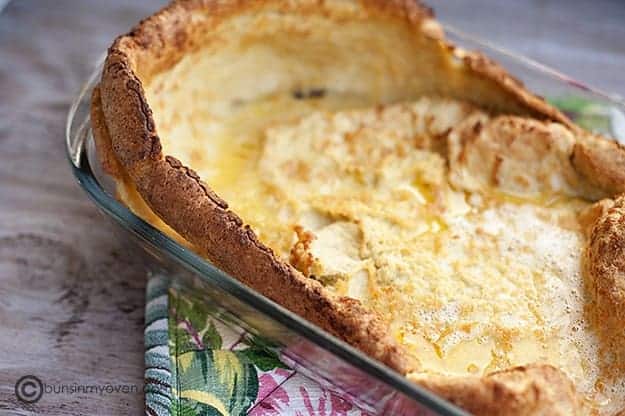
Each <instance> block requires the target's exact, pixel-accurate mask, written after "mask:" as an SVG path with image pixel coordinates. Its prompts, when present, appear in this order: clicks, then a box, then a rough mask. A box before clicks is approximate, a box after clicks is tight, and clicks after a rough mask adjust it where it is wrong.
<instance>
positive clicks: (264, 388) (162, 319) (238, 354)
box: [145, 275, 366, 416]
mask: <svg viewBox="0 0 625 416" xmlns="http://www.w3.org/2000/svg"><path fill="white" fill-rule="evenodd" d="M216 316H219V314H218V312H217V311H216V310H215V309H213V308H211V306H210V305H208V304H207V303H206V302H203V301H202V300H201V299H199V298H196V297H194V295H193V294H191V293H190V292H187V291H185V290H184V289H180V288H178V287H177V286H175V285H172V284H171V281H170V279H169V278H167V277H166V276H163V275H154V276H152V277H151V278H150V280H149V282H148V287H147V305H146V310H145V323H146V327H145V348H146V351H145V392H146V393H145V400H146V415H150V416H156V415H158V416H199V415H202V416H205V415H207V416H208V415H211V416H212V415H215V416H218V415H228V416H229V415H254V416H274V415H297V416H300V415H301V416H343V415H353V416H360V415H365V414H366V413H364V412H363V411H361V410H360V409H358V408H357V407H356V406H354V405H352V404H351V403H349V402H347V401H345V400H344V399H342V398H341V397H339V396H337V395H336V394H334V393H332V392H330V391H328V390H327V389H325V388H323V387H321V386H320V385H318V384H317V383H315V382H313V381H311V380H310V379H307V378H305V377H304V376H302V375H300V374H298V373H297V372H296V371H293V370H291V369H290V368H289V367H288V366H286V365H285V364H284V363H282V362H281V361H280V359H279V358H278V356H277V355H276V354H275V353H274V352H273V351H272V350H271V349H270V348H265V347H264V346H263V342H264V341H262V340H260V339H258V338H254V337H253V336H252V335H250V334H248V333H247V332H245V331H244V330H242V329H236V328H233V325H226V324H224V323H223V322H222V321H221V320H219V319H218V318H216Z"/></svg>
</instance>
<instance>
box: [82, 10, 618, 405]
mask: <svg viewBox="0 0 625 416" xmlns="http://www.w3.org/2000/svg"><path fill="white" fill-rule="evenodd" d="M303 3H306V5H307V6H306V7H309V8H313V7H315V6H314V4H313V3H315V4H316V2H310V4H308V3H307V2H303ZM326 3H328V4H330V3H332V2H326ZM266 4H271V5H273V7H293V6H287V5H286V3H281V2H277V1H273V0H263V1H258V2H245V1H234V0H233V1H231V2H215V1H210V0H208V1H199V0H198V1H194V0H192V1H186V2H174V3H172V4H171V5H170V6H168V7H166V8H165V9H163V10H162V11H160V12H159V13H157V14H155V15H153V16H151V17H149V18H148V19H146V20H144V21H143V22H141V24H140V25H138V26H137V27H136V28H135V29H133V31H132V32H130V33H129V34H128V35H125V36H122V37H120V38H118V39H117V40H116V41H115V42H114V44H113V45H112V46H111V48H110V49H109V53H108V56H107V59H106V62H105V65H104V70H103V74H102V80H101V83H100V87H99V90H96V92H95V94H94V104H93V107H92V110H93V111H94V112H97V113H98V117H94V118H93V119H94V120H95V123H94V135H95V136H96V137H104V136H107V137H110V146H109V144H108V142H105V141H102V140H96V142H97V143H100V144H98V150H100V151H101V152H102V154H104V155H105V156H104V157H103V159H102V162H103V165H104V166H105V168H106V169H107V171H109V172H111V173H112V174H114V175H117V176H118V177H119V178H120V180H123V176H124V175H127V178H128V180H130V181H131V182H132V184H133V186H136V190H137V191H138V193H139V194H140V195H141V196H142V197H143V199H144V200H145V201H146V203H147V204H148V205H149V206H150V208H151V209H152V210H153V211H154V212H155V213H156V214H157V215H158V216H159V217H160V218H162V219H163V220H164V221H165V222H166V223H167V224H168V225H170V226H171V227H172V228H173V229H175V230H176V231H177V232H178V233H180V234H181V235H182V236H183V237H184V238H185V239H186V240H188V241H190V242H191V243H193V245H194V246H195V247H196V248H197V249H198V251H200V252H201V253H202V254H204V255H206V256H207V257H208V258H209V259H210V260H211V261H212V262H213V263H214V264H215V265H216V266H218V267H219V268H221V269H223V270H224V271H225V272H226V273H229V274H230V275H232V276H234V277H236V278H237V279H239V280H241V281H242V282H244V283H245V284H247V285H249V286H250V287H252V288H253V289H255V290H257V291H259V292H260V293H262V294H263V295H265V296H267V297H268V298H270V299H272V300H274V301H276V302H278V303H279V304H281V305H282V306H284V307H286V308H288V309H289V310H291V311H293V312H295V313H297V314H299V315H300V316H302V317H304V318H305V319H307V320H309V321H311V322H313V323H315V324H317V325H319V326H320V327H321V328H323V329H325V330H327V331H328V332H330V333H331V334H333V335H335V336H337V337H339V338H342V339H343V340H345V341H347V342H348V343H350V344H351V345H353V346H355V347H356V348H359V349H361V350H362V351H363V352H365V353H366V354H368V355H370V356H372V357H373V358H375V359H377V360H379V361H381V362H383V363H385V364H387V365H388V366H390V367H391V368H393V369H395V370H397V371H399V372H400V373H403V374H406V373H408V372H409V371H410V370H413V368H412V367H413V366H414V365H415V363H407V362H405V359H404V357H405V355H404V354H403V353H402V351H401V349H400V348H399V347H398V346H397V344H396V343H395V341H394V340H392V339H391V338H390V337H389V336H388V335H387V331H386V328H385V326H384V325H383V324H382V323H381V321H380V320H379V319H378V318H377V317H376V316H375V315H374V314H373V313H371V312H370V311H369V310H367V309H365V308H364V307H363V306H362V305H361V304H360V302H358V301H357V300H353V299H349V298H336V297H333V296H332V295H330V294H329V293H328V292H327V291H326V290H325V289H324V288H323V286H322V285H321V284H320V283H318V282H316V281H315V280H313V279H308V278H306V277H305V276H304V275H303V274H302V273H300V272H299V271H298V270H296V269H295V268H294V267H292V266H291V265H289V264H288V263H286V262H284V261H282V260H281V259H279V258H278V257H277V256H276V255H274V253H273V252H272V250H271V249H269V248H268V247H266V246H265V245H263V244H262V243H261V242H260V241H258V239H257V238H256V235H255V234H254V232H253V231H252V230H251V229H250V228H249V227H248V226H246V225H244V224H243V221H242V220H241V219H240V218H239V217H238V216H237V215H236V214H235V213H233V212H232V211H230V210H229V209H228V205H227V203H226V202H225V201H223V200H222V199H221V198H219V196H217V195H216V194H215V193H214V192H213V191H212V190H211V188H210V187H209V186H208V185H207V184H205V183H203V182H202V181H201V180H200V178H199V177H198V175H197V174H195V172H193V171H192V170H191V169H189V168H188V167H186V166H184V165H183V164H181V163H180V162H179V161H178V160H177V159H175V158H174V157H171V156H166V155H164V154H163V152H162V149H161V143H160V140H159V137H158V133H157V131H156V127H155V123H154V120H153V117H152V112H151V109H150V107H149V105H148V102H147V100H146V97H145V93H144V90H143V85H142V83H145V82H149V80H150V79H151V78H152V77H153V76H154V75H155V74H157V73H158V72H159V71H161V70H163V69H165V68H168V67H170V66H172V65H173V64H174V63H175V62H177V61H178V60H179V59H181V57H182V56H183V55H184V54H185V53H188V52H189V51H192V50H194V49H195V48H197V47H198V45H199V44H200V43H201V42H202V39H204V38H205V37H206V36H208V35H206V34H204V32H207V31H206V30H204V31H203V30H201V29H202V28H205V27H208V22H212V23H215V22H218V21H219V19H225V18H226V17H227V16H228V15H230V14H233V13H237V12H240V11H241V10H243V9H249V8H255V7H263V6H264V5H266ZM289 4H290V3H289ZM361 4H362V5H364V6H365V8H366V10H367V12H368V13H371V14H373V15H376V16H387V17H390V18H393V19H400V20H402V21H404V22H407V23H408V24H410V25H412V26H413V27H414V28H415V30H416V31H422V32H421V33H423V34H424V35H425V36H426V37H428V38H429V39H430V40H431V41H432V42H435V43H436V45H438V46H437V47H438V48H442V49H444V50H447V51H448V52H449V53H450V54H453V56H454V57H455V58H456V59H459V60H460V61H462V62H463V63H464V69H463V71H464V73H466V74H468V75H467V79H469V81H466V80H464V79H460V80H455V81H453V82H452V84H453V83H454V82H455V84H454V85H456V87H457V90H459V91H461V90H464V88H465V87H467V88H470V87H471V85H473V84H474V83H481V84H480V85H481V87H480V88H482V90H489V91H493V92H492V96H486V97H481V96H480V94H477V93H476V94H475V100H474V101H475V103H476V104H478V105H480V106H482V107H485V106H486V107H488V108H489V109H490V110H492V111H494V112H505V113H509V114H520V115H529V116H532V117H535V118H538V119H542V120H552V121H557V122H560V123H562V124H564V125H566V126H568V128H569V129H571V130H572V131H574V132H575V133H579V134H581V133H580V132H581V130H580V129H579V128H578V127H576V126H574V125H573V124H572V123H571V122H570V121H569V120H568V119H567V118H566V117H565V116H564V115H563V114H562V113H560V112H559V111H558V110H557V109H555V108H553V107H551V106H550V105H548V104H547V103H546V102H544V101H543V100H542V99H541V98H539V97H537V96H535V95H533V94H531V93H529V92H528V91H527V90H525V89H524V88H523V86H522V84H521V83H519V82H518V81H517V80H515V79H514V78H512V77H511V76H510V75H509V74H507V73H506V71H505V70H503V69H502V68H501V67H499V66H498V65H496V64H495V63H493V62H492V61H490V60H488V59H487V58H485V57H484V56H482V55H480V54H477V53H468V52H465V51H463V50H461V49H459V48H456V47H454V46H453V45H451V44H449V43H447V42H446V41H445V40H444V39H442V38H441V35H440V31H439V30H437V27H436V24H435V22H434V21H433V20H431V19H430V17H431V12H430V11H429V9H426V8H424V7H423V6H421V5H420V4H418V3H416V2H414V1H411V0H393V1H387V0H361ZM282 5H283V6H282ZM317 6H318V5H317ZM326 6H327V5H326V4H324V6H323V7H326ZM302 7H304V6H302ZM327 7H329V6H327ZM195 12H197V13H196V14H195ZM324 12H326V13H330V9H324ZM191 13H194V15H193V16H194V19H189V17H190V16H191ZM476 80H477V81H476ZM465 81H466V82H467V84H463V82H465ZM485 86H486V87H485ZM448 92H449V91H441V93H448ZM469 92H470V91H469ZM452 95H453V94H452ZM464 98H466V97H464ZM489 104H492V105H491V106H490V107H489ZM100 115H101V117H100ZM584 137H587V138H586V139H585V140H584V141H582V142H579V143H577V144H576V146H575V148H574V151H573V156H572V158H571V160H572V164H573V166H574V167H575V169H576V170H577V171H578V172H579V173H580V174H582V175H584V177H585V178H586V179H587V180H588V181H589V182H591V183H593V184H594V185H596V186H599V187H601V188H602V189H604V190H605V191H606V192H607V193H608V194H609V195H613V194H614V193H615V192H622V191H623V189H624V188H625V185H623V184H624V183H625V180H624V179H625V178H624V176H623V175H625V173H624V172H625V152H624V151H623V149H622V148H620V147H618V148H615V147H614V146H612V145H608V144H606V143H607V141H606V140H604V139H602V138H599V137H594V136H590V135H586V136H584ZM597 143H599V144H597ZM107 155H108V156H107ZM121 171H123V172H121ZM617 205H618V204H617ZM619 207H620V205H619V206H616V207H614V208H612V209H611V210H610V211H609V212H612V214H609V215H607V216H603V217H602V218H601V219H600V220H599V223H598V225H597V226H596V227H595V230H597V231H596V232H594V231H593V235H596V237H595V238H594V239H593V243H592V247H594V248H592V249H590V252H589V259H590V260H591V261H590V262H589V264H590V265H591V273H592V276H595V280H597V284H596V287H595V288H596V293H597V296H598V299H600V300H601V302H603V301H605V305H604V307H605V308H608V309H610V310H614V308H618V307H620V309H619V311H620V312H618V316H619V317H622V315H623V312H622V311H623V302H624V301H623V298H625V294H623V291H624V290H625V287H624V284H623V275H622V273H623V268H622V267H625V264H621V263H622V262H623V258H625V256H624V255H623V248H624V247H625V242H624V241H625V240H623V238H622V237H620V236H618V235H617V234H615V230H617V229H618V230H620V233H621V235H622V234H623V229H622V227H623V226H622V224H623V220H622V218H621V217H620V215H621V211H622V209H621V208H619ZM616 217H618V218H619V219H615V218H616ZM617 224H620V225H617ZM619 227H620V228H619ZM603 233H609V234H607V235H609V236H611V237H606V236H604V235H603ZM606 238H607V240H606ZM622 240H623V241H622ZM606 247H611V248H612V249H614V248H618V249H620V250H621V251H620V252H619V253H620V256H621V257H620V258H619V257H618V256H617V255H615V254H613V255H610V254H606V253H603V252H602V250H605V249H606ZM601 253H603V254H601ZM601 265H603V266H601ZM606 311H607V309H606ZM606 313H607V312H606ZM419 382H420V383H421V384H423V385H424V386H425V387H427V388H430V389H432V390H434V391H435V392H437V393H439V394H442V395H443V396H444V397H446V398H448V399H449V400H451V401H453V402H455V403H457V404H459V405H461V406H463V407H465V408H467V409H468V410H470V411H474V412H476V413H479V414H508V415H512V414H519V415H522V414H573V413H574V410H572V409H574V408H575V406H576V405H577V401H576V400H577V399H576V398H575V394H574V390H573V388H572V386H571V384H570V382H569V381H568V380H567V379H566V377H565V376H563V375H562V374H561V373H559V372H558V371H557V370H555V369H553V368H552V367H548V366H531V367H521V368H516V369H512V370H508V371H504V372H500V373H494V374H491V375H489V376H488V377H485V378H469V377H467V378H462V379H449V378H440V379H439V378H428V379H423V380H419ZM564 409H568V410H569V412H568V413H567V412H565V410H564ZM558 412H559V413H558Z"/></svg>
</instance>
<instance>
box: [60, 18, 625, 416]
mask: <svg viewBox="0 0 625 416" xmlns="http://www.w3.org/2000/svg"><path fill="white" fill-rule="evenodd" d="M446 31H447V34H448V37H449V39H450V40H452V41H453V42H454V43H456V44H458V45H459V46H462V47H464V48H466V49H470V50H480V51H482V52H484V53H485V54H486V55H488V56H489V57H490V58H492V59H494V60H496V61H498V62H499V63H500V64H501V65H503V66H504V67H505V68H506V69H508V70H509V71H510V72H511V73H512V74H513V75H514V76H516V77H517V78H519V79H521V80H522V81H523V82H524V83H525V84H526V85H527V86H528V87H529V88H530V89H531V90H532V91H535V92H538V93H540V94H541V95H543V96H545V97H547V99H548V100H549V101H551V102H552V103H553V104H554V105H556V106H558V107H560V108H561V109H562V110H563V111H564V112H566V113H567V114H568V115H569V116H571V117H572V118H574V119H575V120H576V121H577V122H578V123H579V124H581V125H582V126H584V127H585V128H587V129H589V130H593V131H597V132H600V133H602V134H604V135H606V136H609V137H611V138H613V139H616V140H619V141H622V142H625V101H624V100H623V99H622V98H620V97H617V96H613V95H609V94H606V93H603V92H600V91H597V90H594V89H592V88H589V87H586V86H584V85H582V84H580V83H579V82H576V81H574V80H572V79H570V78H568V77H566V76H565V75H562V74H560V73H558V72H557V71H555V70H552V69H550V68H547V67H545V66H543V65H541V64H539V63H537V62H534V61H532V60H529V59H527V58H524V57H521V56H517V55H515V54H513V53H511V52H509V51H506V50H503V49H501V48H498V47H495V46H492V45H489V44H487V43H486V42H484V41H481V40H479V39H477V38H475V37H473V36H470V35H466V34H463V33H461V32H459V31H458V30H455V29H453V28H450V27H446ZM100 73H101V64H100V65H98V67H97V68H96V70H95V71H94V73H93V74H92V76H91V77H90V79H89V80H88V81H87V83H86V84H85V86H84V87H83V89H82V90H81V92H80V94H79V95H78V97H77V99H76V100H75V102H74V103H73V104H72V106H71V108H70V111H69V115H68V120H67V127H66V144H67V151H68V156H69V160H70V162H71V166H72V170H73V173H74V175H75V176H76V178H77V180H78V183H79V184H80V186H81V187H82V189H83V190H84V191H85V192H86V193H87V195H89V197H90V198H91V199H92V200H93V201H94V202H95V204H96V205H97V206H98V208H99V209H100V210H101V211H102V212H103V213H104V214H105V215H106V216H107V217H109V218H110V219H111V220H112V221H113V223H115V224H116V225H117V226H118V227H117V228H119V229H120V230H121V231H122V232H123V233H122V234H123V235H125V236H130V237H131V238H132V239H133V240H134V241H135V242H136V243H137V246H138V247H140V248H141V249H142V250H141V251H142V252H143V253H146V254H147V255H148V257H149V258H150V259H151V260H149V261H148V262H147V264H148V267H149V268H150V269H152V270H158V271H165V272H166V273H167V275H169V276H171V277H172V279H173V281H174V285H176V286H179V287H180V288H184V289H185V290H191V291H193V293H194V294H196V295H199V296H201V297H203V298H204V299H206V302H209V303H211V305H213V306H215V307H216V310H218V311H219V312H218V315H219V316H218V317H217V319H219V320H221V321H222V322H224V323H225V324H226V325H230V326H232V327H238V328H242V329H244V330H246V331H248V332H250V333H251V334H253V335H255V336H257V337H260V338H261V339H263V343H264V345H265V346H266V345H270V346H271V348H273V349H275V352H276V353H278V354H279V355H280V358H281V359H282V360H283V361H284V362H285V363H286V364H287V365H289V366H291V367H292V368H293V369H294V370H296V371H298V372H300V373H302V374H304V375H306V376H307V377H310V378H311V379H313V380H315V381H317V382H319V383H320V384H322V385H323V386H324V387H326V388H329V389H331V390H333V391H335V392H337V393H338V394H340V395H342V396H343V397H344V398H346V399H347V400H349V401H350V402H352V403H353V404H355V405H356V406H358V407H360V408H361V409H363V410H365V411H367V412H369V413H371V414H392V415H464V414H466V413H465V412H463V411H462V410H460V409H458V408H457V407H455V406H453V405H451V404H449V403H448V402H446V401H444V400H443V399H441V398H439V397H437V396H435V395H433V394H432V393H430V392H428V391H426V390H424V389H422V388H420V387H418V386H417V385H415V384H413V383H410V382H409V381H407V380H406V379H405V378H404V377H402V376H401V375H400V374H398V373H396V372H394V371H393V370H391V369H389V368H388V367H385V366H384V365H382V364H380V363H378V362H376V361H374V360H372V359H370V358H369V357H367V356H365V355H364V354H362V353H361V352H359V351H358V350H356V349H354V348H352V347H351V346H349V345H348V344H346V343H344V342H342V341H341V340H339V339H337V338H335V337H333V336H331V335H329V334H328V333H326V332H324V331H323V330H321V329H320V328H318V327H316V326H314V325H313V324H311V323H309V322H307V321H305V320H304V319H302V318H300V317H299V316H297V315H294V314H293V313H291V312H289V311H288V310H286V309H285V308H283V307H281V306H280V305H278V304H276V303H275V302H272V301H271V300H269V299H267V298H265V297H263V296H262V295H260V294H258V293H256V292H255V291H253V290H252V289H250V288H248V287H247V286H245V285H243V284H242V283H240V282H239V281H238V280H236V279H234V278H232V277H230V276H228V275H227V274H225V273H224V272H222V271H220V270H219V269H217V268H216V267H214V266H213V265H211V264H210V263H209V262H208V261H207V260H206V259H204V258H202V257H200V256H198V255H196V254H195V253H193V252H192V251H190V250H189V249H187V248H185V247H183V246H181V245H180V244H178V243H177V242H176V241H174V240H173V239H171V238H169V237H168V236H167V235H165V234H163V233H161V232H160V231H158V230H157V229H155V228H154V227H152V226H151V225H150V224H148V223H147V222H145V221H143V220H142V219H141V218H139V217H137V216H136V215H134V214H133V213H132V212H131V211H130V210H129V209H128V208H126V207H125V206H124V205H122V204H121V203H120V202H118V201H117V200H116V199H115V196H114V193H115V192H114V184H113V181H112V180H111V179H110V178H108V177H107V175H106V174H105V173H104V172H103V171H102V170H101V169H100V165H99V163H98V161H97V158H96V154H95V146H94V143H93V138H92V136H91V130H90V120H89V105H90V96H91V91H92V89H93V87H94V85H95V84H96V83H97V80H98V79H99V76H100Z"/></svg>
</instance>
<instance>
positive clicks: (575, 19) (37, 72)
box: [0, 0, 625, 415]
mask: <svg viewBox="0 0 625 416" xmlns="http://www.w3.org/2000/svg"><path fill="white" fill-rule="evenodd" d="M127 3H129V2H126V1H121V0H115V1H96V0H91V1H80V0H62V1H55V2H36V1H29V0H15V1H13V2H12V3H10V4H9V5H8V6H7V7H6V9H5V10H4V11H3V12H2V14H0V414H3V415H4V414H9V415H34V414H50V415H70V414H106V415H112V414H138V413H140V412H142V409H143V395H142V394H141V393H138V394H136V393H135V394H124V393H117V394H104V395H97V394H73V395H53V394H48V395H44V396H43V398H42V399H41V400H40V401H39V402H38V403H37V404H35V405H32V406H27V405H24V404H23V403H21V402H19V401H17V399H16V398H15V395H14V391H13V388H14V383H15V381H16V380H17V379H18V378H19V377H20V376H22V375H26V374H34V375H37V376H39V377H40V378H41V379H42V380H43V381H44V382H47V383H50V384H58V383H65V384H74V383H76V384H100V385H102V384H106V383H111V384H125V385H136V386H139V388H141V386H142V375H143V303H144V285H145V276H144V268H143V265H142V264H141V261H140V260H138V259H137V258H135V257H134V256H133V254H132V251H131V250H128V248H127V247H126V246H124V245H123V243H121V242H120V241H119V240H118V239H116V238H115V237H114V235H113V233H112V231H111V229H110V228H111V227H110V225H109V223H108V222H107V221H106V220H105V219H104V218H103V217H102V216H101V215H99V214H98V213H97V211H96V209H95V208H94V207H93V205H92V204H91V203H90V202H89V201H88V200H87V198H86V197H85V196H84V195H83V194H82V193H81V192H80V190H79V188H78V186H77V185H75V184H74V180H73V178H72V176H71V174H70V171H69V168H68V166H67V162H66V159H65V154H64V147H63V140H64V138H63V134H64V123H65V115H66V112H67V109H68V106H69V104H70V102H71V99H72V97H73V95H74V94H75V93H76V91H77V89H78V87H79V85H80V84H81V82H82V81H83V80H84V79H85V77H86V76H87V75H88V73H89V72H90V70H91V67H92V64H93V62H94V60H95V59H96V58H97V57H98V56H99V55H101V53H102V52H103V51H104V49H105V48H106V46H107V45H108V44H109V43H110V41H111V40H112V38H113V37H114V36H115V35H116V34H119V33H121V32H123V31H125V30H127V29H128V28H129V27H130V26H131V24H132V23H134V22H135V21H137V20H138V19H139V18H140V17H142V16H144V15H146V14H148V13H149V12H150V11H152V10H155V9H156V8H157V7H158V6H159V5H160V4H162V3H163V2H162V1H157V0H150V1H143V2H141V3H139V2H135V3H133V4H131V5H129V4H127ZM431 4H432V5H433V6H434V7H435V8H436V9H437V10H438V14H439V15H440V16H441V18H442V19H443V20H445V21H447V22H450V23H452V24H454V25H455V26H457V27H459V28H464V29H466V30H467V31H470V32H474V33H477V34H481V35H483V36H487V37H490V38H491V39H492V40H493V41H494V42H498V43H500V44H503V45H504V46H508V47H511V48H513V49H517V50H518V51H520V52H522V53H525V54H528V55H530V56H532V57H535V58H537V59H539V60H542V61H545V62H547V63H549V64H551V65H553V66H555V67H558V68H559V69H561V70H562V71H564V72H567V73H570V74H572V75H574V76H576V77H578V78H579V79H582V80H585V81H587V82H589V83H590V84H593V85H596V86H598V87H600V88H603V89H606V90H609V91H612V92H618V93H621V94H625V78H624V75H623V69H625V26H624V25H623V24H622V22H623V21H625V4H624V3H623V2H620V1H617V0H615V1H607V0H603V1H594V2H584V1H581V0H579V1H561V2H558V1H538V0H535V1H523V2H520V1H507V2H502V1H496V0H489V1H487V0H479V1H477V0H472V1H465V0H438V1H432V2H431Z"/></svg>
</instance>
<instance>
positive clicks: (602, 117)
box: [548, 96, 611, 135]
mask: <svg viewBox="0 0 625 416" xmlns="http://www.w3.org/2000/svg"><path fill="white" fill-rule="evenodd" d="M548 101H549V102H550V103H551V104H553V105H554V106H555V107H557V108H558V109H560V110H561V111H563V112H564V113H565V114H566V115H567V116H569V117H570V118H571V120H573V121H574V122H575V123H577V124H578V125H580V126H582V127H584V128H585V129H587V130H590V131H594V132H596V133H603V134H608V135H609V134H610V133H611V115H610V108H609V106H607V105H605V104H602V103H600V102H597V101H594V100H589V99H587V98H584V97H579V96H563V97H554V98H550V99H549V100H548Z"/></svg>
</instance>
